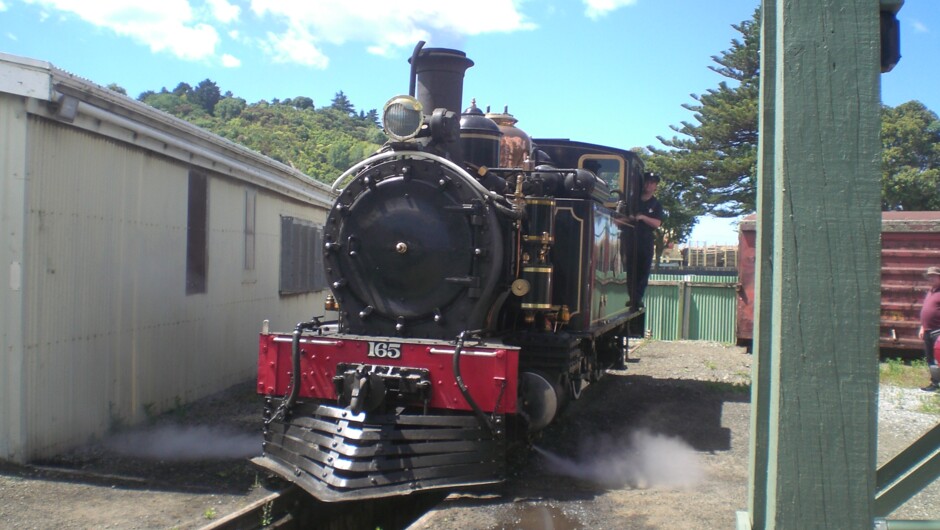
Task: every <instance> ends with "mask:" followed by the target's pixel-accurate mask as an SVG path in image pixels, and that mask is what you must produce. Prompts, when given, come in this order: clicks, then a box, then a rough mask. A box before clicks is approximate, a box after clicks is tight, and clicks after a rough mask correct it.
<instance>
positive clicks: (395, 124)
mask: <svg viewBox="0 0 940 530" xmlns="http://www.w3.org/2000/svg"><path fill="white" fill-rule="evenodd" d="M421 111H422V106H421V102H420V101H418V100H417V99H415V98H414V97H412V96H395V97H393V98H392V99H390V100H388V103H386V104H385V108H384V109H383V110H382V124H383V126H384V128H385V134H387V135H388V137H389V138H391V139H392V140H395V141H396V142H400V141H403V140H410V139H412V138H414V137H415V136H417V135H418V132H419V131H421V126H422V125H423V124H424V116H423V114H422V112H421Z"/></svg>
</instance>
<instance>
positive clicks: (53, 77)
mask: <svg viewBox="0 0 940 530" xmlns="http://www.w3.org/2000/svg"><path fill="white" fill-rule="evenodd" d="M0 92H4V93H7V94H12V95H15V96H23V97H26V98H28V101H27V111H28V112H30V113H31V114H35V115H39V116H43V117H45V118H49V119H53V120H57V121H60V122H64V123H69V124H71V125H73V126H75V127H79V128H82V129H86V130H89V131H92V132H96V133H98V134H103V135H106V136H110V137H112V138H114V139H116V140H119V141H123V142H128V143H132V144H135V145H138V146H140V147H142V148H145V149H148V150H151V151H154V152H158V153H161V154H163V155H165V156H169V157H171V158H177V159H179V160H182V161H184V162H186V163H187V164H192V165H196V166H200V167H203V168H205V169H207V170H209V171H212V172H213V173H217V174H222V175H226V176H230V177H232V178H235V179H239V180H244V181H246V182H250V183H253V184H255V185H257V186H259V187H263V188H267V189H270V190H272V191H275V192H277V193H279V194H282V195H286V196H289V197H291V198H293V199H296V200H300V201H303V202H308V203H311V204H316V205H321V206H329V205H330V204H331V203H332V192H331V190H330V187H329V186H328V185H326V184H324V183H322V182H319V181H316V180H314V179H313V178H311V177H309V176H308V175H306V174H304V173H303V172H301V171H299V170H297V169H295V168H293V167H290V166H288V165H286V164H283V163H281V162H278V161H276V160H274V159H271V158H269V157H267V156H264V155H262V154H260V153H258V152H256V151H252V150H251V149H248V148H247V147H245V146H243V145H240V144H237V143H235V142H232V141H231V140H228V139H225V138H223V137H221V136H219V135H216V134H213V133H210V132H209V131H206V130H205V129H202V128H200V127H197V126H196V125H193V124H192V123H189V122H187V121H185V120H181V119H179V118H177V117H175V116H171V115H169V114H167V113H165V112H163V111H160V110H157V109H155V108H153V107H151V106H149V105H146V104H144V103H141V102H139V101H137V100H135V99H133V98H130V97H128V96H125V95H123V94H120V93H117V92H115V91H113V90H110V89H108V88H105V87H103V86H100V85H98V84H95V83H93V82H91V81H89V80H87V79H84V78H81V77H79V76H77V75H74V74H72V73H69V72H66V71H65V70H61V69H59V68H56V67H55V66H53V65H52V64H50V63H48V62H45V61H38V60H35V59H30V58H27V57H19V56H16V55H10V54H6V53H0Z"/></svg>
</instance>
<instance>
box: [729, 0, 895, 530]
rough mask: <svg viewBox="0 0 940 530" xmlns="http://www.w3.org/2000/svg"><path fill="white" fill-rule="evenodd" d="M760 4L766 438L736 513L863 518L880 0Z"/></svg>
mask: <svg viewBox="0 0 940 530" xmlns="http://www.w3.org/2000/svg"><path fill="white" fill-rule="evenodd" d="M764 6H765V10H766V9H768V8H771V9H772V13H773V17H772V23H773V27H772V28H771V27H770V26H769V25H768V27H767V28H765V29H767V30H768V31H771V32H772V33H773V35H774V37H773V44H772V46H773V49H772V50H769V49H765V50H764V52H763V53H765V54H766V53H772V54H773V58H772V60H773V65H772V70H762V72H761V73H762V78H765V79H766V78H767V77H768V76H773V86H772V87H770V86H769V85H766V86H765V96H764V100H763V101H764V107H763V114H762V117H763V118H765V122H764V123H762V125H761V134H762V135H763V134H764V133H765V132H766V131H767V130H768V129H767V128H768V126H770V127H772V129H770V131H771V132H770V134H771V137H772V138H773V143H772V146H768V145H767V141H768V138H762V141H763V143H764V149H763V151H762V155H763V156H764V157H765V158H763V159H762V162H763V163H762V168H767V162H768V160H767V159H766V157H767V156H769V155H772V157H773V158H772V159H773V176H772V178H770V179H762V180H763V181H762V189H765V188H763V187H764V186H765V185H766V186H770V187H771V189H772V191H770V190H766V189H765V190H766V191H765V192H763V193H762V194H761V197H762V198H765V199H766V197H767V196H765V195H764V193H767V194H768V195H770V194H772V206H771V208H772V212H771V213H770V214H768V215H765V212H763V211H762V212H761V215H759V222H760V223H761V224H760V225H759V226H758V230H759V231H762V232H763V234H762V235H760V236H759V237H760V243H763V244H767V243H770V245H771V248H770V249H768V248H767V247H766V246H763V245H762V246H761V247H759V251H761V252H763V255H762V257H761V259H760V261H759V262H758V263H759V265H760V266H761V269H760V275H759V281H761V286H760V288H759V289H760V290H759V291H758V292H759V293H760V294H761V295H762V296H763V295H765V294H766V293H768V292H769V293H772V296H771V302H770V305H769V308H770V313H769V314H767V313H765V312H764V311H765V310H766V309H768V305H767V304H766V303H765V302H764V301H762V302H761V303H760V304H759V305H758V311H759V313H758V317H759V318H760V319H761V320H762V321H763V320H764V319H767V318H769V319H770V322H769V323H760V322H758V323H757V325H756V326H755V329H756V330H757V332H758V333H759V336H758V337H759V339H758V340H756V341H755V342H756V344H757V347H758V348H759V354H758V359H757V361H758V362H759V363H761V364H762V365H763V366H761V367H760V368H758V369H757V370H756V372H755V373H756V375H757V381H756V384H757V387H756V390H755V394H756V395H755V407H754V409H753V410H754V414H756V415H758V417H757V418H756V420H755V421H756V422H757V423H756V427H755V429H754V430H755V433H756V436H755V437H754V443H755V444H764V443H766V449H765V448H763V447H755V448H754V449H755V456H754V460H753V462H752V475H751V494H752V498H751V502H750V510H751V512H750V515H751V518H750V521H747V520H746V519H747V518H746V517H739V518H738V524H739V526H741V525H742V524H746V523H748V522H749V523H750V524H751V525H752V527H753V528H755V529H776V528H799V529H805V528H840V529H841V528H871V527H872V499H873V494H874V469H875V447H876V430H875V429H876V427H875V418H876V416H875V414H876V404H877V399H876V398H877V390H878V381H877V375H878V370H877V358H878V311H879V297H880V287H879V277H880V271H879V267H880V261H879V257H880V214H879V212H880V208H879V195H880V183H879V179H880V175H879V154H880V150H879V149H880V148H879V130H880V129H879V124H880V97H879V69H880V67H879V60H880V44H879V18H878V0H817V1H799V0H776V1H765V2H764ZM765 15H768V18H771V17H770V16H769V14H768V13H766V12H765ZM767 38H770V36H769V35H768V36H767ZM766 42H767V41H766V40H765V43H766ZM765 60H766V59H765ZM765 64H767V63H766V62H765ZM768 88H769V89H770V91H771V92H772V94H773V95H772V96H771V95H770V94H767V93H766V90H767V89H768ZM770 105H772V107H770ZM770 114H772V116H773V123H772V126H771V125H770V124H768V123H766V119H769V116H770ZM761 206H762V207H766V206H767V205H766V203H764V204H762V205H761ZM771 220H772V223H768V221H771ZM768 224H769V225H770V226H768ZM768 232H772V233H771V234H768ZM768 255H769V257H770V259H771V260H772V265H771V263H769V262H767V261H765V259H766V257H767V256H768ZM768 265H770V267H771V268H772V270H771V271H770V273H769V274H768V272H767V270H766V267H767V266H768ZM768 279H769V282H770V286H769V289H768V288H767V286H766V282H767V280H768ZM767 335H769V337H768V336H767ZM765 348H766V350H765ZM768 364H769V367H768V366H767V365H768ZM762 425H766V426H767V427H766V428H764V427H762ZM762 468H763V469H762ZM755 516H756V517H755ZM742 519H744V520H743V521H742Z"/></svg>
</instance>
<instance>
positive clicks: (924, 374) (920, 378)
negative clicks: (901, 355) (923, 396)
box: [878, 359, 930, 388]
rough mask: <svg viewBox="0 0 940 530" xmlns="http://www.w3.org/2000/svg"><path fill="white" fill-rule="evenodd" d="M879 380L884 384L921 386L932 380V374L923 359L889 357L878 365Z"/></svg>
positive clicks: (907, 386) (905, 386)
mask: <svg viewBox="0 0 940 530" xmlns="http://www.w3.org/2000/svg"><path fill="white" fill-rule="evenodd" d="M878 380H879V382H880V383H881V384H883V385H892V386H899V387H903V388H920V387H922V386H924V385H925V384H927V383H928V382H929V381H930V375H929V372H928V370H927V363H926V362H925V361H924V360H923V359H919V360H915V361H904V360H902V359H888V360H886V361H884V362H882V363H880V364H879V365H878Z"/></svg>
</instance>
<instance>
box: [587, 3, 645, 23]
mask: <svg viewBox="0 0 940 530" xmlns="http://www.w3.org/2000/svg"><path fill="white" fill-rule="evenodd" d="M582 1H583V2H584V6H585V10H584V15H585V16H586V17H588V18H590V19H591V20H597V19H599V18H601V17H604V16H607V13H610V12H611V11H614V10H616V9H618V8H621V7H626V6H632V5H634V4H636V2H637V0H582Z"/></svg>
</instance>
